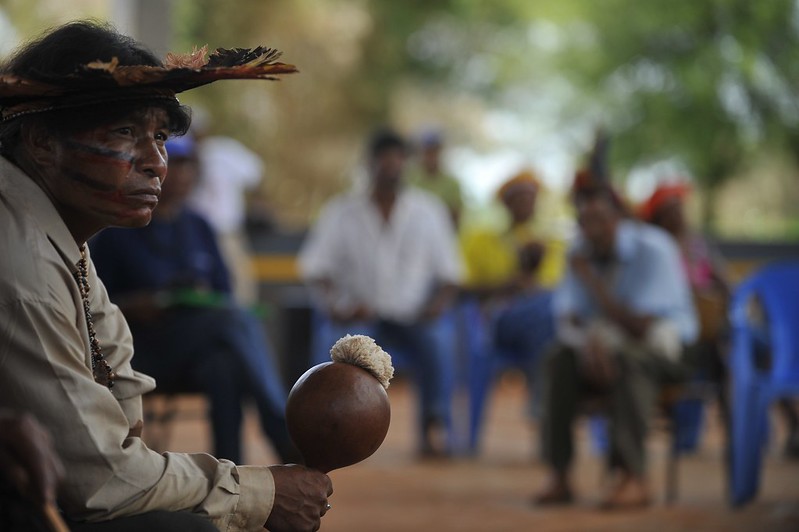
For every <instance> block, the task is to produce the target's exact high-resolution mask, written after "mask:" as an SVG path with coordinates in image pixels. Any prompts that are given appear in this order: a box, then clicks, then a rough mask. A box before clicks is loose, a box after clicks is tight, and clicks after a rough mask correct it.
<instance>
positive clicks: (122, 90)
mask: <svg viewBox="0 0 799 532" xmlns="http://www.w3.org/2000/svg"><path fill="white" fill-rule="evenodd" d="M263 50H264V49H257V50H255V51H253V52H252V53H253V54H254V55H256V56H259V54H264V53H265V52H264V51H263ZM238 53H240V51H236V50H233V51H217V52H215V53H214V54H212V55H211V57H210V59H209V60H208V64H206V63H205V62H202V64H199V63H198V61H194V62H192V64H193V66H194V67H195V68H192V69H188V68H173V67H172V66H169V67H167V66H164V65H163V64H162V63H161V61H159V60H158V59H157V58H156V57H155V56H154V55H153V54H152V53H151V52H149V51H148V50H147V49H145V48H144V47H143V46H141V45H140V44H138V43H136V42H135V41H134V40H132V39H130V38H128V37H126V36H123V35H120V34H118V33H117V32H116V31H114V30H113V29H111V28H109V27H107V26H103V25H99V24H95V23H87V22H76V23H70V24H67V25H65V26H62V27H60V28H56V29H55V30H52V31H51V32H49V33H48V34H46V35H45V36H43V37H42V38H41V39H39V40H37V41H34V42H33V43H31V44H29V45H28V46H26V47H25V48H23V49H22V50H20V51H19V52H18V53H17V54H15V55H14V56H13V57H12V58H11V59H10V60H9V61H8V62H7V63H6V64H4V65H3V66H2V67H0V108H1V109H0V154H1V155H2V157H0V227H2V228H3V230H2V233H0V249H2V250H3V253H0V405H2V406H3V407H4V408H8V409H11V410H13V411H16V412H20V413H24V412H28V413H30V414H32V415H33V416H34V417H35V418H36V419H38V420H39V421H40V422H41V424H42V425H43V426H44V427H45V428H46V429H47V430H48V431H49V432H50V433H51V434H52V435H53V444H54V448H55V452H56V453H57V454H58V456H59V457H60V459H61V460H62V462H63V465H64V473H65V474H64V483H63V487H62V489H61V490H60V491H59V492H58V495H57V502H58V505H59V507H60V509H61V511H62V512H63V514H64V516H65V517H66V519H67V520H68V521H69V522H70V523H71V526H72V529H73V530H84V529H89V530H93V531H99V530H113V531H124V530H148V531H150V532H153V531H156V530H204V529H207V528H208V527H213V526H215V527H217V528H218V529H220V530H229V531H238V530H259V529H261V528H262V527H264V526H266V528H268V529H269V530H272V531H273V532H274V531H281V530H286V531H288V530H317V529H318V528H319V523H320V519H321V516H322V515H324V514H325V512H326V511H327V509H328V508H329V505H328V504H327V498H328V496H329V495H330V494H331V493H332V486H331V482H330V479H329V478H328V477H327V476H326V475H323V474H322V473H319V472H318V471H312V470H309V469H306V468H305V467H303V466H298V465H278V466H241V465H236V464H234V463H232V462H229V461H226V460H218V459H216V458H214V457H212V456H210V455H208V454H204V453H199V454H185V453H169V452H167V453H164V454H163V455H162V454H158V453H156V452H154V451H152V450H150V449H148V448H147V446H146V445H145V444H144V443H143V442H142V440H141V438H140V434H141V430H142V403H141V396H142V394H144V393H146V392H148V391H151V390H152V389H153V388H154V386H155V385H154V382H153V380H152V379H151V378H150V377H148V376H146V375H144V374H141V373H138V372H136V371H134V370H133V369H132V367H131V357H133V343H132V338H131V334H130V331H129V329H128V326H127V323H126V322H125V319H124V318H123V316H122V313H121V312H120V311H119V309H118V308H117V307H116V306H115V305H113V304H112V303H111V302H110V301H109V299H108V294H107V293H106V290H105V287H104V286H103V284H102V282H101V281H100V279H99V278H98V277H97V274H96V271H95V268H94V265H93V263H92V260H91V257H90V255H89V252H88V250H87V249H86V242H87V240H88V239H89V238H90V237H92V236H93V235H95V234H96V233H98V232H99V231H101V230H103V229H104V228H106V227H109V226H121V227H141V226H144V225H147V224H148V223H149V222H150V219H151V217H152V212H153V209H154V208H155V207H156V205H157V203H158V197H159V195H160V193H161V184H162V182H163V181H164V179H165V176H166V173H167V153H166V149H165V143H166V141H167V139H168V138H169V137H170V136H172V135H180V134H182V133H184V132H185V131H186V130H187V129H188V126H189V115H188V111H187V109H185V108H183V107H181V106H180V104H179V103H178V101H177V99H176V98H175V93H176V92H179V91H182V90H186V89H189V88H192V87H195V86H198V85H201V84H204V83H208V82H210V81H213V80H215V79H220V78H221V77H223V76H224V77H229V78H230V77H239V78H247V77H250V78H257V77H264V76H266V75H275V74H279V73H281V72H283V73H285V72H291V71H293V67H290V65H283V64H282V63H276V62H274V56H273V55H270V54H269V53H268V52H267V53H266V55H265V57H263V58H262V59H263V61H257V60H255V59H254V58H253V57H252V55H250V54H245V55H246V56H247V57H240V58H239V57H231V56H230V54H238ZM226 54H227V55H226ZM220 55H221V56H225V57H221V58H220ZM194 59H197V60H199V59H201V58H200V57H196V58H194ZM220 59H224V61H222V63H224V64H225V65H226V67H225V68H224V69H220V68H217V66H216V65H219V64H220ZM243 62H246V63H247V66H246V68H244V69H242V68H239V66H240V65H241V64H242V63H243ZM220 71H224V74H219V72H220ZM164 516H168V517H166V518H165V517H164ZM102 522H105V524H103V523H102Z"/></svg>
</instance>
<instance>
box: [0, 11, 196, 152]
mask: <svg viewBox="0 0 799 532" xmlns="http://www.w3.org/2000/svg"><path fill="white" fill-rule="evenodd" d="M114 58H116V59H117V61H118V62H119V64H120V65H129V66H133V65H146V66H162V63H161V61H160V60H159V59H158V57H156V56H155V54H153V52H151V51H150V50H148V49H147V48H146V47H144V46H143V45H141V44H139V43H138V42H136V41H135V40H134V39H132V38H130V37H128V36H126V35H122V34H120V33H119V32H117V31H116V30H115V29H114V28H113V27H112V26H110V25H108V24H104V23H99V22H93V21H77V22H70V23H68V24H65V25H63V26H60V27H58V28H55V29H53V30H51V31H48V32H47V33H45V34H44V35H43V36H42V37H40V38H39V39H37V40H35V41H33V42H31V43H29V44H27V45H26V46H24V47H23V48H22V49H20V50H19V51H17V52H16V53H15V54H14V55H13V57H11V58H10V59H9V60H8V61H7V62H6V63H5V64H4V65H2V66H0V74H14V75H16V76H19V77H23V78H29V79H34V80H41V81H45V80H46V81H48V82H52V80H53V79H54V78H56V79H57V78H61V77H65V76H67V75H69V74H72V73H74V72H76V71H78V70H79V69H80V68H81V66H82V65H85V64H87V63H90V62H92V61H97V60H99V61H104V62H108V61H111V60H112V59H114ZM145 107H160V108H163V109H164V110H165V111H166V112H167V114H168V116H169V127H170V130H171V132H172V134H173V135H182V134H184V133H185V132H186V131H187V130H188V128H189V125H190V124H191V114H190V111H189V109H188V108H187V107H184V106H181V105H180V104H179V103H178V102H177V100H174V101H171V100H165V99H162V98H160V99H155V98H153V99H148V98H147V97H146V96H143V97H142V98H141V99H120V101H110V102H109V101H104V102H102V103H99V102H98V103H97V104H94V105H93V104H91V103H89V104H86V105H81V106H79V107H71V108H64V109H53V110H49V111H44V112H40V113H32V114H30V115H24V116H20V117H18V118H15V119H12V120H9V121H8V122H6V123H0V155H4V156H6V157H10V156H11V155H12V154H13V152H14V151H15V150H16V148H17V145H18V143H19V141H20V130H21V128H22V126H23V125H25V124H38V125H40V126H42V127H44V128H46V129H47V130H48V131H52V132H54V133H55V134H56V135H68V134H72V133H77V132H80V131H87V130H89V129H93V128H95V127H97V126H99V125H101V124H107V123H110V122H114V121H116V120H118V119H120V118H122V117H124V116H127V115H129V114H130V113H133V112H135V111H137V110H139V109H143V108H145Z"/></svg>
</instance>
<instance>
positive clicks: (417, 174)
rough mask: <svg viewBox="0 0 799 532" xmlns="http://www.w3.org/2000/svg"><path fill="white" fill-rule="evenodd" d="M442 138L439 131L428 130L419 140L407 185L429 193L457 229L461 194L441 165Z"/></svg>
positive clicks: (461, 203) (457, 184)
mask: <svg viewBox="0 0 799 532" xmlns="http://www.w3.org/2000/svg"><path fill="white" fill-rule="evenodd" d="M443 149H444V136H443V134H442V133H441V132H440V131H437V130H428V131H425V132H424V133H422V135H421V136H420V138H419V154H418V156H419V160H418V161H417V162H416V164H415V165H414V166H413V167H411V168H410V171H409V172H408V183H410V184H411V185H413V186H417V187H419V188H421V189H422V190H426V191H427V192H430V193H431V194H433V195H434V196H436V197H437V198H438V199H440V200H441V201H442V202H443V203H444V205H446V206H447V209H449V213H450V216H451V217H452V223H453V224H454V225H455V228H456V229H457V228H458V227H459V225H460V219H461V213H462V211H463V192H462V191H461V185H460V183H459V182H458V180H457V179H455V178H454V177H453V176H451V175H449V174H447V173H446V172H445V171H444V168H443V166H442V164H441V153H442V151H443Z"/></svg>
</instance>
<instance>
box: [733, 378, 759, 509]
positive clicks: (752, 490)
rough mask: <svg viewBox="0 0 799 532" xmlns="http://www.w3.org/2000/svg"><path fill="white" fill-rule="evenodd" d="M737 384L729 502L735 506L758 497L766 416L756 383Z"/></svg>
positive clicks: (734, 398) (734, 404)
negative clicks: (763, 429) (762, 429)
mask: <svg viewBox="0 0 799 532" xmlns="http://www.w3.org/2000/svg"><path fill="white" fill-rule="evenodd" d="M737 388H738V389H735V390H734V392H733V393H734V396H733V405H732V407H733V408H732V414H733V415H732V419H731V422H732V426H731V437H730V442H729V445H730V453H729V455H730V456H729V465H730V480H731V483H730V502H731V503H732V505H733V506H742V505H744V504H746V503H747V502H749V501H750V500H752V499H753V498H754V497H755V495H756V493H757V489H758V484H759V476H760V471H759V469H760V463H761V452H762V437H763V434H761V430H760V429H761V426H762V423H763V419H762V417H761V412H760V404H759V403H760V402H761V400H760V398H759V395H760V394H758V393H757V387H756V386H755V385H754V384H752V383H743V384H741V385H739V386H738V387H737ZM763 415H764V414H763Z"/></svg>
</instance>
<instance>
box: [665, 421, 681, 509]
mask: <svg viewBox="0 0 799 532" xmlns="http://www.w3.org/2000/svg"><path fill="white" fill-rule="evenodd" d="M669 410H670V411H669V413H668V414H669V415H668V416H667V417H668V418H669V425H670V427H669V429H670V433H671V442H670V445H669V450H668V454H667V456H666V504H667V505H672V504H674V503H675V502H676V501H677V475H678V467H679V463H678V459H679V454H680V446H681V442H680V427H679V424H678V422H677V421H678V420H677V416H676V409H675V408H673V407H672V408H670V409H669Z"/></svg>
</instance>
